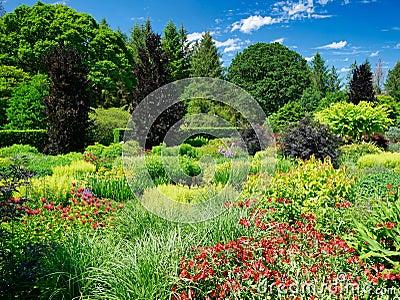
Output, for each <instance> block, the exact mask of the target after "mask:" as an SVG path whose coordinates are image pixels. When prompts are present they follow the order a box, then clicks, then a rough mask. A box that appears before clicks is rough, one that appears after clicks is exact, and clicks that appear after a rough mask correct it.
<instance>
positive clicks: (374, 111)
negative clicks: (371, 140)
mask: <svg viewBox="0 0 400 300" xmlns="http://www.w3.org/2000/svg"><path fill="white" fill-rule="evenodd" d="M315 119H316V120H317V121H319V122H320V123H323V124H326V125H327V126H329V127H331V128H332V130H333V132H334V133H335V134H338V135H341V136H342V137H345V138H346V139H350V140H352V141H362V140H363V139H365V138H366V137H367V138H368V137H370V136H371V135H373V134H374V133H384V132H385V130H387V129H388V127H389V125H390V124H391V123H392V120H391V119H389V117H388V109H387V107H386V106H384V105H378V106H375V107H374V106H373V104H372V103H370V102H366V101H361V102H360V103H359V104H357V105H355V104H353V103H335V104H332V105H331V106H329V107H327V108H325V109H323V110H321V111H319V112H317V113H316V114H315Z"/></svg>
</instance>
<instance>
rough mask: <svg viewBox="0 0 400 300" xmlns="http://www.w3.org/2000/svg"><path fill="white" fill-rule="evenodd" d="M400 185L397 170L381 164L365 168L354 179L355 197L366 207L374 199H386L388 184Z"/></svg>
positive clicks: (369, 205) (369, 206) (368, 207)
mask: <svg viewBox="0 0 400 300" xmlns="http://www.w3.org/2000/svg"><path fill="white" fill-rule="evenodd" d="M390 185H392V186H393V187H396V186H399V185H400V176H399V172H398V171H396V170H390V169H387V168H384V167H381V166H375V167H374V168H370V169H365V170H363V173H361V175H360V176H359V178H358V179H357V180H356V185H355V189H354V190H355V199H356V200H357V201H360V202H362V203H364V202H365V205H366V206H367V209H369V210H370V209H371V205H372V204H373V202H374V201H375V200H378V199H386V198H387V197H388V196H389V194H388V192H389V190H388V186H390Z"/></svg>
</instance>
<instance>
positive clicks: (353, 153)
mask: <svg viewBox="0 0 400 300" xmlns="http://www.w3.org/2000/svg"><path fill="white" fill-rule="evenodd" d="M339 151H340V153H341V154H340V157H339V161H340V163H341V164H348V163H349V162H350V163H354V164H355V163H357V161H358V159H359V158H360V157H361V156H363V155H365V154H379V153H382V150H381V149H379V148H378V147H377V146H376V145H375V144H374V143H366V142H361V143H360V144H349V145H343V146H341V147H340V148H339Z"/></svg>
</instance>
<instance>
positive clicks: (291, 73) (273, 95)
mask: <svg viewBox="0 0 400 300" xmlns="http://www.w3.org/2000/svg"><path fill="white" fill-rule="evenodd" d="M227 76H228V80H229V81H230V82H232V83H234V84H236V85H238V86H240V87H241V88H243V89H245V90H247V91H248V92H249V93H250V94H251V95H252V96H253V97H254V98H255V99H256V100H257V101H258V102H259V103H260V105H261V107H262V108H263V110H264V112H265V113H266V114H267V115H269V114H271V113H273V112H276V111H277V110H278V109H279V108H280V107H282V106H283V105H285V104H286V103H288V102H289V101H297V100H299V99H300V98H301V96H302V94H303V91H304V90H305V89H306V88H307V87H308V86H310V70H309V67H308V66H307V62H306V60H305V59H304V58H302V57H301V56H300V54H298V53H297V52H295V51H292V50H289V49H288V48H287V47H285V46H283V45H281V44H279V43H272V44H265V43H257V44H253V45H251V46H249V47H247V48H246V49H244V50H243V52H241V53H238V54H237V55H236V56H235V57H234V58H233V60H232V63H231V65H230V66H229V69H228V75H227Z"/></svg>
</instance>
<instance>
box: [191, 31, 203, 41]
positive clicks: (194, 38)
mask: <svg viewBox="0 0 400 300" xmlns="http://www.w3.org/2000/svg"><path fill="white" fill-rule="evenodd" d="M203 34H204V32H192V33H189V34H188V35H187V39H188V41H189V42H193V41H197V40H199V39H201V37H202V36H203Z"/></svg>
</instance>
